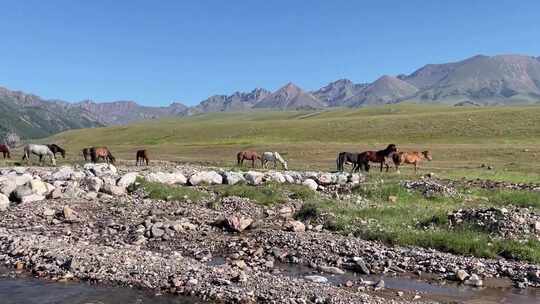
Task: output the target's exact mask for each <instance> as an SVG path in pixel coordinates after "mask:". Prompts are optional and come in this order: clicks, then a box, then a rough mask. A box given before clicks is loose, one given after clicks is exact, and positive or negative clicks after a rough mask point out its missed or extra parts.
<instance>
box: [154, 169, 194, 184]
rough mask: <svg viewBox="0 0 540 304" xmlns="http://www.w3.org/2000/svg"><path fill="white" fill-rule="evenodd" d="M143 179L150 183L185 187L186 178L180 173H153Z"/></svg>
mask: <svg viewBox="0 0 540 304" xmlns="http://www.w3.org/2000/svg"><path fill="white" fill-rule="evenodd" d="M145 179H146V180H147V181H149V182H152V183H162V184H167V185H174V184H181V185H185V184H186V183H187V178H186V177H185V176H184V175H183V174H182V173H180V172H175V173H164V172H154V173H150V174H148V175H147V176H146V177H145Z"/></svg>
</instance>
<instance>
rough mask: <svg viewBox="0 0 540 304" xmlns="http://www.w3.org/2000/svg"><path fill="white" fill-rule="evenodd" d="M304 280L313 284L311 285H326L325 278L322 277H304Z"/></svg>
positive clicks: (326, 280)
mask: <svg viewBox="0 0 540 304" xmlns="http://www.w3.org/2000/svg"><path fill="white" fill-rule="evenodd" d="M304 279H306V280H307V281H310V282H313V283H326V282H328V279H327V278H325V277H323V276H318V275H308V276H305V277H304Z"/></svg>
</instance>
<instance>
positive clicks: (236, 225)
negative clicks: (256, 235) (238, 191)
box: [225, 215, 253, 232]
mask: <svg viewBox="0 0 540 304" xmlns="http://www.w3.org/2000/svg"><path fill="white" fill-rule="evenodd" d="M251 223H253V220H252V219H251V218H249V217H243V216H237V215H230V216H227V217H225V224H226V226H227V228H228V229H229V230H231V231H235V232H242V231H244V230H245V229H246V228H248V227H249V225H251Z"/></svg>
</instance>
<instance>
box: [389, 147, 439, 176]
mask: <svg viewBox="0 0 540 304" xmlns="http://www.w3.org/2000/svg"><path fill="white" fill-rule="evenodd" d="M426 159H427V160H428V161H431V160H432V159H433V157H431V152H430V151H427V150H426V151H422V152H416V151H414V152H396V153H394V154H392V160H393V161H394V166H395V167H396V171H397V172H398V173H399V165H401V164H411V165H414V174H416V171H417V170H418V166H419V165H420V163H421V162H422V161H423V160H426Z"/></svg>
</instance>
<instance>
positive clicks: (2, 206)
mask: <svg viewBox="0 0 540 304" xmlns="http://www.w3.org/2000/svg"><path fill="white" fill-rule="evenodd" d="M8 207H9V198H8V197H7V196H5V195H4V194H2V193H0V211H6V210H7V208H8Z"/></svg>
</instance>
